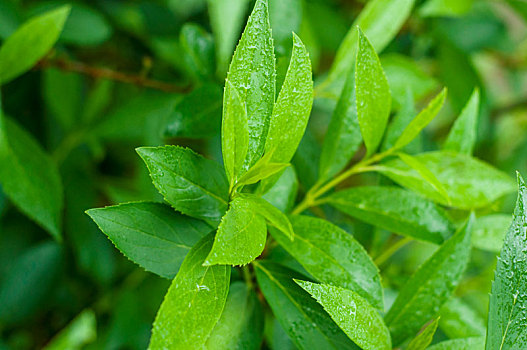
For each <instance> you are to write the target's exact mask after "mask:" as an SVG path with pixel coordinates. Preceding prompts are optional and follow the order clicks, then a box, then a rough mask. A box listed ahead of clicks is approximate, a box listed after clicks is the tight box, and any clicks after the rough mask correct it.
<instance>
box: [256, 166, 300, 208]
mask: <svg viewBox="0 0 527 350" xmlns="http://www.w3.org/2000/svg"><path fill="white" fill-rule="evenodd" d="M297 194H298V178H297V176H296V171H295V168H294V167H292V166H288V167H287V168H285V169H284V171H283V172H282V174H281V175H280V177H279V178H278V179H277V180H276V182H275V183H274V184H273V186H271V187H270V188H269V189H268V190H267V191H265V193H264V195H263V198H264V199H265V200H267V201H268V202H269V203H271V204H272V205H274V206H275V207H277V208H278V209H280V210H281V211H283V212H284V213H287V212H289V211H290V210H291V209H292V208H293V206H294V204H295V200H296V197H297Z"/></svg>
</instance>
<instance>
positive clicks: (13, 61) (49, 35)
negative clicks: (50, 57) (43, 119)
mask: <svg viewBox="0 0 527 350" xmlns="http://www.w3.org/2000/svg"><path fill="white" fill-rule="evenodd" d="M69 12H70V6H63V7H60V8H58V9H55V10H52V11H49V12H47V13H44V14H43V15H40V16H37V17H34V18H31V19H30V20H29V21H27V22H26V23H24V24H22V26H21V27H20V28H18V29H17V31H16V32H14V33H13V34H12V35H11V36H9V38H7V40H5V41H4V43H3V45H2V47H1V48H0V83H1V84H5V83H7V82H9V81H11V80H12V79H14V78H16V77H17V76H19V75H21V74H23V73H25V72H26V71H27V70H29V69H30V68H31V67H33V65H35V63H37V62H38V60H40V59H41V58H42V57H43V56H44V55H45V54H46V53H48V51H49V50H50V49H51V48H52V47H53V45H55V42H56V41H57V39H58V38H59V35H60V32H61V31H62V27H63V26H64V23H65V22H66V18H67V17H68V14H69Z"/></svg>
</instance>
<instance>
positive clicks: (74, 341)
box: [43, 309, 97, 350]
mask: <svg viewBox="0 0 527 350" xmlns="http://www.w3.org/2000/svg"><path fill="white" fill-rule="evenodd" d="M96 338H97V325H96V318H95V312H93V311H92V310H90V309H87V310H84V311H83V312H81V313H80V314H79V315H78V316H77V317H75V319H73V321H71V323H70V324H68V325H67V326H66V328H64V329H63V330H61V331H60V333H59V334H57V335H56V336H55V337H53V339H51V341H50V342H49V344H47V345H46V346H45V347H44V348H43V350H66V349H67V350H80V349H83V348H84V347H85V346H86V345H87V344H90V343H92V342H94V341H95V339H96Z"/></svg>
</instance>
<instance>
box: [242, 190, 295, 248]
mask: <svg viewBox="0 0 527 350" xmlns="http://www.w3.org/2000/svg"><path fill="white" fill-rule="evenodd" d="M242 197H243V198H244V199H245V200H246V201H248V202H249V203H250V204H251V205H252V206H253V211H254V212H256V213H259V214H260V215H261V216H263V217H264V218H265V220H266V221H267V223H268V224H269V225H271V226H273V227H275V228H277V229H278V230H280V231H282V232H283V233H284V234H285V235H286V236H287V237H289V239H290V240H293V237H294V232H293V227H292V226H291V223H290V222H289V219H288V218H287V216H286V215H285V214H284V213H282V212H281V211H280V210H278V209H277V208H276V207H274V206H273V205H272V204H270V203H269V202H268V201H266V200H265V199H263V198H261V197H258V196H255V195H251V194H242Z"/></svg>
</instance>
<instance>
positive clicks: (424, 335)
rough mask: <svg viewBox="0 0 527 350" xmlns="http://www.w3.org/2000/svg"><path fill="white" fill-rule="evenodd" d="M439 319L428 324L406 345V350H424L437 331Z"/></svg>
mask: <svg viewBox="0 0 527 350" xmlns="http://www.w3.org/2000/svg"><path fill="white" fill-rule="evenodd" d="M438 321H439V319H437V318H436V319H435V320H434V321H432V322H431V323H429V324H428V325H427V326H426V328H425V329H424V330H422V331H421V332H420V333H419V334H418V335H417V336H416V337H415V338H414V339H412V341H411V342H410V344H408V347H407V348H406V349H407V350H426V348H427V347H428V345H430V343H431V342H432V338H433V337H434V334H435V332H436V330H437V324H438Z"/></svg>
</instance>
